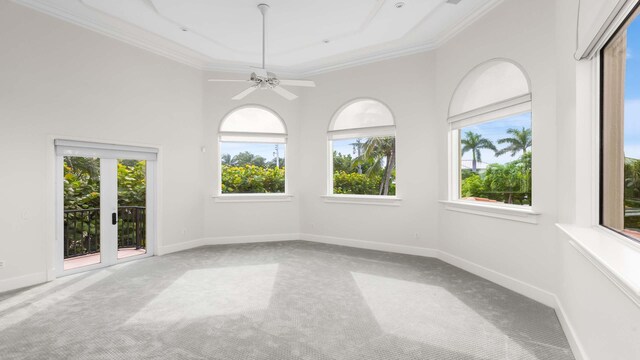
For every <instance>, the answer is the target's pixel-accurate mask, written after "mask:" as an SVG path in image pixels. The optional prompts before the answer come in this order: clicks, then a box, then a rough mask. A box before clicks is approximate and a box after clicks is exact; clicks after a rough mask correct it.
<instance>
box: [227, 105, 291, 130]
mask: <svg viewBox="0 0 640 360" xmlns="http://www.w3.org/2000/svg"><path fill="white" fill-rule="evenodd" d="M220 131H221V132H248V133H269V134H286V133H287V130H286V128H285V126H284V123H283V122H282V120H280V118H278V117H277V116H276V115H274V114H273V113H272V112H270V111H267V110H265V109H262V108H257V107H246V108H242V109H239V110H236V111H234V112H232V113H231V114H229V115H228V116H227V117H226V118H225V119H224V120H223V121H222V124H221V125H220Z"/></svg>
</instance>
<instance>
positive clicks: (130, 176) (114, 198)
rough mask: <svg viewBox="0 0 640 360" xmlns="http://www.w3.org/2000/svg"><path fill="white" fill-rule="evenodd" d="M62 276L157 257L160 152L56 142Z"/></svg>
mask: <svg viewBox="0 0 640 360" xmlns="http://www.w3.org/2000/svg"><path fill="white" fill-rule="evenodd" d="M55 146H56V169H57V171H56V177H57V192H58V196H57V201H56V206H57V211H56V214H57V227H56V229H57V236H56V238H57V246H56V259H55V264H56V265H55V266H56V273H57V275H58V276H60V275H67V274H72V273H76V272H80V271H86V270H91V269H95V268H100V267H104V266H109V265H113V264H116V263H118V262H122V261H128V260H132V259H139V258H143V257H147V256H152V255H153V253H154V238H155V172H156V161H157V150H156V149H153V148H142V147H132V146H122V145H110V144H100V143H88V142H78V141H68V140H56V142H55Z"/></svg>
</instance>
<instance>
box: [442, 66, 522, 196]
mask: <svg viewBox="0 0 640 360" xmlns="http://www.w3.org/2000/svg"><path fill="white" fill-rule="evenodd" d="M448 121H449V125H450V130H451V131H450V133H451V144H452V149H451V153H452V154H453V156H452V160H453V163H452V164H451V165H452V166H451V168H452V169H453V174H452V178H453V179H452V180H453V181H452V182H451V184H452V189H451V198H452V199H454V200H455V199H462V200H471V201H482V202H484V203H496V204H500V203H505V204H518V205H531V203H532V192H531V180H532V172H531V148H532V132H531V89H530V85H529V80H528V77H527V75H526V74H525V73H524V71H523V70H522V69H521V68H520V66H518V65H516V64H515V63H513V62H511V61H509V60H490V61H487V62H485V63H483V64H481V65H479V66H477V67H475V68H474V69H473V70H471V71H470V72H469V73H468V74H467V75H466V76H465V77H464V79H462V81H461V82H460V84H459V85H458V87H457V88H456V91H455V93H454V94H453V98H452V99H451V104H450V106H449V118H448Z"/></svg>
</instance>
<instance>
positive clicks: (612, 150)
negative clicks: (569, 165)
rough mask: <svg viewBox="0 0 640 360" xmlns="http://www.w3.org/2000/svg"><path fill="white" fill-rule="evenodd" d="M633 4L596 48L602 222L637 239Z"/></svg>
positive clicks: (639, 26) (637, 65) (639, 127)
mask: <svg viewBox="0 0 640 360" xmlns="http://www.w3.org/2000/svg"><path fill="white" fill-rule="evenodd" d="M639 13H640V10H639V9H636V10H635V11H634V13H633V14H632V15H631V16H630V17H629V18H628V19H627V20H626V21H625V23H624V24H623V25H622V26H621V28H620V29H619V30H618V31H617V32H616V34H615V35H614V36H613V37H612V38H611V40H609V42H608V43H607V45H605V47H604V48H603V50H602V52H601V54H600V55H601V65H602V68H601V71H602V97H601V99H602V105H601V114H602V120H601V134H600V135H601V143H602V146H601V158H600V164H601V166H600V170H601V174H602V176H601V181H600V186H601V189H600V196H601V211H600V222H601V224H602V225H604V226H606V227H608V228H610V229H613V230H615V231H618V232H620V233H622V234H624V235H626V236H628V237H631V238H634V239H636V240H640V58H638V56H640V20H638V14H639Z"/></svg>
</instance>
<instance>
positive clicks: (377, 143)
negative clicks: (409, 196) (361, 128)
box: [332, 136, 396, 195]
mask: <svg viewBox="0 0 640 360" xmlns="http://www.w3.org/2000/svg"><path fill="white" fill-rule="evenodd" d="M332 145H333V193H334V194H360V195H395V194H396V184H395V178H396V169H395V162H396V152H395V147H396V140H395V138H394V137H391V136H389V137H372V138H358V139H345V140H335V141H333V144H332ZM350 148H352V149H353V150H352V151H351V153H349V151H348V150H349V149H350ZM345 150H346V151H345ZM343 151H344V153H343Z"/></svg>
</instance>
